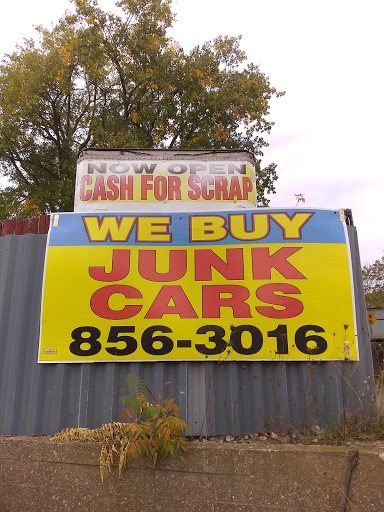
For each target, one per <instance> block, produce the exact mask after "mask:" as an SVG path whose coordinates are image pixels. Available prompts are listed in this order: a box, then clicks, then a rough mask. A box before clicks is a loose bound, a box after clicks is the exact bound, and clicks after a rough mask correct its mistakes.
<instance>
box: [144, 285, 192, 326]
mask: <svg viewBox="0 0 384 512" xmlns="http://www.w3.org/2000/svg"><path fill="white" fill-rule="evenodd" d="M171 301H172V302H173V305H172V304H170V302H171ZM164 315H179V316H180V318H198V317H197V314H196V312H195V310H194V309H193V307H192V305H191V303H190V302H189V300H188V297H187V296H186V294H185V292H184V290H183V289H182V288H181V286H177V285H174V286H172V285H171V286H169V285H165V286H163V287H162V288H161V290H160V291H159V293H158V294H157V297H156V298H155V300H154V301H153V304H152V306H151V307H150V308H149V310H148V312H147V314H146V315H145V318H162V317H163V316H164Z"/></svg>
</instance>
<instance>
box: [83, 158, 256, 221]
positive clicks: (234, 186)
mask: <svg viewBox="0 0 384 512" xmlns="http://www.w3.org/2000/svg"><path fill="white" fill-rule="evenodd" d="M142 151H143V150H142ZM255 177H256V173H255V161H254V159H253V155H252V154H250V153H249V152H248V151H204V152H202V151H199V150H196V151H188V152H187V151H184V152H183V151H180V150H178V151H166V150H161V151H160V150H145V154H143V155H141V156H140V155H139V154H138V152H137V151H136V152H135V151H134V150H121V151H117V150H111V151H102V150H99V151H98V150H87V151H84V152H83V153H82V154H81V156H80V157H79V160H78V165H77V175H76V190H75V207H74V210H75V212H92V211H138V210H141V211H149V210H153V207H154V206H156V210H157V211H159V207H160V209H161V208H163V209H164V210H166V211H170V210H171V211H172V210H174V211H176V210H179V211H180V210H183V211H185V210H189V211H193V210H197V209H204V210H207V209H208V210H209V209H210V208H211V209H215V210H223V209H228V206H229V205H232V206H233V205H234V204H238V205H241V207H243V208H246V207H248V208H254V207H255V203H256V192H255Z"/></svg>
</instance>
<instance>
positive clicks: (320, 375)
mask: <svg viewBox="0 0 384 512" xmlns="http://www.w3.org/2000/svg"><path fill="white" fill-rule="evenodd" d="M16 224H17V223H16V222H14V224H12V225H11V224H9V223H3V236H2V237H0V433H1V434H12V435H46V434H54V433H55V432H57V431H59V430H61V429H62V428H66V427H90V428H94V427H98V426H100V425H101V424H102V423H106V422H110V421H119V419H120V418H121V412H122V406H121V403H120V401H119V399H120V397H121V396H124V395H125V394H126V389H125V376H126V374H128V373H131V374H135V375H138V376H140V377H141V378H142V379H143V380H144V381H145V383H146V384H147V385H148V386H149V387H150V388H151V389H152V390H153V391H155V392H157V391H158V390H160V389H161V388H162V385H163V383H164V382H167V381H171V382H172V384H171V385H168V386H166V388H165V392H166V394H167V395H168V396H172V397H175V398H176V402H177V403H178V405H179V406H180V407H181V410H182V413H183V417H184V419H186V420H187V421H188V423H189V425H190V427H191V432H192V434H193V435H196V436H198V435H210V436H212V435H220V434H226V435H240V434H244V433H251V432H258V431H263V430H266V429H287V428H289V427H292V428H295V427H303V426H305V425H311V424H313V422H317V423H318V424H319V425H320V426H324V425H326V424H328V422H329V421H330V420H331V419H335V420H337V419H339V418H342V417H343V415H344V414H345V413H348V412H363V413H365V414H368V413H369V411H370V407H371V398H372V394H373V392H374V377H373V367H372V357H371V349H370V341H369V335H368V329H367V320H366V312H365V304H364V298H363V297H364V296H363V288H362V281H361V272H360V259H359V252H358V245H357V236H356V231H355V228H354V227H353V226H348V233H349V237H350V242H351V249H352V259H353V263H354V278H355V294H356V297H357V298H358V304H357V327H358V331H359V334H360V361H359V362H344V361H340V362H330V361H326V362H307V363H306V362H282V361H273V362H233V361H231V362H221V363H217V362H166V363H162V362H157V363H150V362H148V363H93V364H92V363H84V364H37V353H38V343H39V316H40V300H41V288H42V277H43V267H44V254H45V244H46V238H47V235H46V234H39V233H46V232H47V228H48V220H47V218H46V217H45V218H43V219H40V220H39V221H36V222H35V221H33V222H32V221H31V220H28V221H21V222H19V223H18V227H17V226H16ZM12 226H13V227H12ZM28 226H29V227H28ZM36 226H37V227H36ZM44 226H45V227H44ZM31 231H32V232H31ZM12 233H19V234H20V235H21V236H19V235H17V234H12ZM23 233H26V234H23Z"/></svg>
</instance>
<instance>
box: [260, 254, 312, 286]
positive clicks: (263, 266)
mask: <svg viewBox="0 0 384 512" xmlns="http://www.w3.org/2000/svg"><path fill="white" fill-rule="evenodd" d="M300 249H301V247H282V248H281V249H278V250H277V251H276V252H275V253H273V254H269V247H254V248H253V249H252V272H253V279H271V269H272V268H274V269H276V270H277V271H278V272H279V273H280V274H281V275H282V276H283V277H285V279H306V277H305V276H304V275H303V274H302V273H301V272H299V271H298V270H297V268H295V267H294V266H293V265H292V264H291V263H289V261H287V258H289V257H290V256H292V254H295V253H296V252H297V251H300Z"/></svg>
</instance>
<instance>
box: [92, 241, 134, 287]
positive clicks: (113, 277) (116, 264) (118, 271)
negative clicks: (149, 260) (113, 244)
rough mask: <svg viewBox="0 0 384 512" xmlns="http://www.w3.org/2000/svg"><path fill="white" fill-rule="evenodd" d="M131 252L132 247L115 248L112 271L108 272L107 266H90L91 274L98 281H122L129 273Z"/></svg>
mask: <svg viewBox="0 0 384 512" xmlns="http://www.w3.org/2000/svg"><path fill="white" fill-rule="evenodd" d="M130 253H131V251H130V249H114V251H113V253H112V269H111V271H110V272H106V270H105V267H89V268H88V273H89V275H90V276H91V277H92V279H95V280H96V281H104V282H111V281H121V280H122V279H124V278H125V277H127V275H128V274H129V269H130V255H131V254H130Z"/></svg>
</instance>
